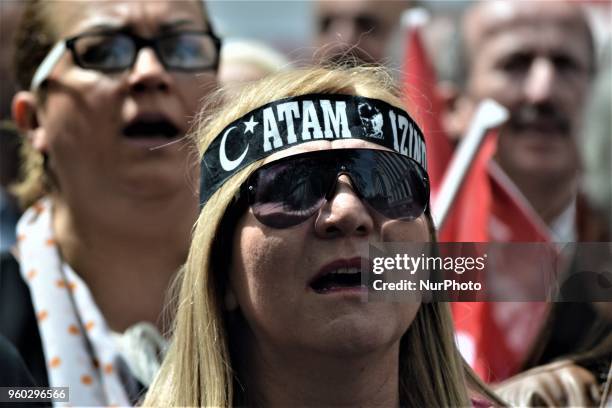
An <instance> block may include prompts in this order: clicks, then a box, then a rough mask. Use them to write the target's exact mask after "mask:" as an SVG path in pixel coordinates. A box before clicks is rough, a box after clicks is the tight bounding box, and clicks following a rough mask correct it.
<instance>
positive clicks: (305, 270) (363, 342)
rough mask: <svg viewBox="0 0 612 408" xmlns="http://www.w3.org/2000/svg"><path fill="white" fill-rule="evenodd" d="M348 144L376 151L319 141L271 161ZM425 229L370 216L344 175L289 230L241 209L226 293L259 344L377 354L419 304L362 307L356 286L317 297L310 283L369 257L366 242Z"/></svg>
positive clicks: (421, 237)
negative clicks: (329, 195) (327, 197)
mask: <svg viewBox="0 0 612 408" xmlns="http://www.w3.org/2000/svg"><path fill="white" fill-rule="evenodd" d="M354 147H367V148H372V149H381V147H379V146H377V145H374V144H371V143H369V142H365V141H360V140H356V139H347V140H334V141H331V142H330V141H317V142H312V143H307V144H302V145H300V146H296V147H293V148H290V149H287V150H285V151H282V152H279V153H277V154H275V155H273V156H271V157H270V159H272V160H274V159H278V158H280V157H284V156H290V155H294V154H297V153H302V152H304V151H311V150H323V149H338V148H354ZM272 160H268V161H272ZM428 231H429V230H428V224H427V221H426V218H425V217H424V216H421V217H420V218H418V219H416V220H415V221H413V222H403V221H397V220H390V219H386V218H384V217H382V216H381V215H379V214H378V213H375V212H373V211H372V210H371V209H369V208H368V207H367V206H366V205H365V204H364V203H363V202H361V200H360V199H359V198H358V197H357V195H356V194H355V191H354V190H353V187H352V185H351V182H350V179H349V178H348V177H347V176H345V175H342V176H340V177H339V178H338V182H337V185H336V190H335V193H334V196H333V198H331V199H330V200H328V201H327V202H326V203H325V204H324V205H323V207H322V208H321V209H320V210H319V211H318V212H317V213H315V215H314V216H312V217H311V218H310V219H308V220H307V221H306V222H304V223H302V224H299V225H297V226H295V227H291V228H287V229H272V228H270V227H267V226H265V225H263V224H261V223H260V222H259V221H257V219H256V218H255V216H254V215H253V213H252V212H251V210H247V212H246V213H245V214H244V215H243V216H242V218H241V219H240V220H239V223H238V226H237V229H236V232H235V234H234V242H233V253H232V264H231V269H230V288H231V289H230V290H233V293H234V295H235V296H236V299H237V301H238V305H239V308H240V309H241V312H242V313H243V315H244V316H245V318H246V321H247V322H248V325H249V328H250V330H251V331H252V332H253V334H254V338H255V340H256V341H257V342H260V343H262V344H266V345H267V346H272V347H275V349H279V348H280V349H284V350H295V351H299V350H306V349H308V350H311V351H316V352H332V353H335V354H337V353H340V354H341V355H342V354H343V353H364V352H368V351H370V352H371V351H376V350H380V349H381V348H383V347H385V346H388V345H391V344H393V343H395V342H398V341H399V339H400V338H401V336H402V334H403V333H404V332H405V331H406V330H407V329H408V327H409V326H410V324H411V323H412V321H413V319H414V316H415V315H416V313H417V311H418V308H419V306H420V305H419V304H418V303H416V302H415V303H391V302H363V301H362V291H361V290H360V289H359V288H358V287H357V288H352V289H348V290H346V289H345V290H330V291H323V292H321V291H318V290H315V289H313V288H312V287H311V283H312V282H313V278H315V277H316V276H320V274H321V273H322V271H327V270H328V269H330V268H331V269H334V268H335V266H334V265H336V266H338V265H342V264H346V263H347V262H348V263H349V265H350V264H351V262H356V263H357V264H359V263H360V258H365V259H367V258H368V242H371V241H378V242H380V241H415V242H425V241H429V232H428ZM358 267H359V266H358Z"/></svg>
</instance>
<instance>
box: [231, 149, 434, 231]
mask: <svg viewBox="0 0 612 408" xmlns="http://www.w3.org/2000/svg"><path fill="white" fill-rule="evenodd" d="M359 151H364V152H372V153H375V154H376V153H380V154H383V155H392V156H396V157H401V158H402V159H403V160H408V161H410V162H411V164H412V166H413V167H414V168H415V169H418V171H419V173H420V174H419V175H420V178H421V180H422V182H423V188H424V194H425V197H426V201H425V203H424V204H423V210H422V212H421V213H420V214H419V215H418V216H416V217H411V218H409V219H408V220H407V221H412V220H414V219H415V218H418V217H419V216H421V215H423V214H424V213H425V212H426V211H427V208H428V207H429V204H430V203H429V200H430V197H429V195H430V184H429V178H428V177H427V172H426V171H425V169H423V168H422V167H421V166H420V165H419V164H418V163H416V162H415V161H414V160H412V159H410V158H409V157H407V156H405V155H402V154H400V153H397V152H393V151H389V150H382V149H369V148H346V149H331V150H315V151H310V152H304V153H300V154H296V155H292V156H287V157H283V158H281V159H279V160H275V161H272V162H269V163H266V164H264V165H263V166H262V167H260V168H258V169H256V170H255V171H254V172H253V173H252V174H251V175H250V176H249V177H248V179H247V180H246V182H244V183H243V184H242V186H241V187H240V192H239V200H238V201H239V202H242V206H244V207H247V208H252V206H253V205H254V204H256V190H257V182H256V179H257V177H258V175H259V174H260V172H261V171H265V170H266V169H269V168H271V167H273V166H278V165H279V164H282V163H286V162H290V161H292V160H296V159H305V158H306V159H307V158H309V156H314V157H315V158H316V159H317V160H323V158H322V157H321V156H323V157H324V156H330V160H331V161H335V162H336V170H335V176H334V178H333V181H331V182H330V186H329V188H328V189H327V191H326V193H325V197H324V199H325V201H328V200H330V199H331V198H332V197H333V193H334V191H335V189H336V184H337V182H338V177H340V176H341V175H346V176H348V177H349V178H350V180H351V183H352V186H353V191H354V192H355V194H356V195H357V197H358V198H359V199H360V200H361V201H362V202H363V203H364V204H366V205H367V206H368V208H371V209H372V210H374V211H375V212H376V213H377V214H380V215H382V216H383V217H385V218H388V219H396V220H400V221H406V220H405V219H401V218H391V217H388V216H387V215H385V214H384V213H382V212H381V211H379V210H378V209H376V208H375V207H374V206H372V205H371V204H370V203H369V199H368V198H367V197H366V196H365V195H364V194H363V192H362V191H361V188H360V186H359V183H355V181H354V174H352V171H351V168H350V166H347V163H346V162H348V161H350V160H351V157H350V154H351V153H356V152H359ZM343 153H344V154H343ZM355 171H357V170H353V172H355ZM330 177H331V176H330ZM322 198H323V197H322ZM320 208H321V206H319V207H318V208H317V210H315V213H316V211H318V210H319V209H320ZM253 215H254V216H255V218H257V220H258V221H259V222H261V223H262V224H263V225H267V226H269V227H272V228H277V229H286V228H291V227H293V226H297V225H300V224H301V223H303V222H305V221H306V220H308V219H309V218H310V217H312V215H314V213H313V214H311V215H310V216H308V217H306V218H305V219H304V220H303V221H301V222H299V223H296V224H292V225H288V226H286V227H275V226H273V225H270V224H267V223H265V222H264V221H262V219H261V218H260V217H259V216H258V215H257V213H256V212H255V211H253ZM406 218H408V217H406Z"/></svg>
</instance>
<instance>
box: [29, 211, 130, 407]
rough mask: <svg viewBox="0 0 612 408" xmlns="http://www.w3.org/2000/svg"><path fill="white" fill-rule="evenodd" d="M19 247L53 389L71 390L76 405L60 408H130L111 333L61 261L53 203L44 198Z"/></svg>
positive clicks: (86, 291) (84, 289) (85, 290)
mask: <svg viewBox="0 0 612 408" xmlns="http://www.w3.org/2000/svg"><path fill="white" fill-rule="evenodd" d="M17 247H18V254H19V260H20V265H21V274H22V275H23V278H24V280H25V281H26V283H27V284H28V286H29V288H30V294H31V297H32V303H33V306H34V312H35V313H36V317H37V319H38V329H39V332H40V336H41V340H42V345H43V350H44V355H45V359H46V362H47V372H48V377H49V385H50V386H52V387H66V386H68V387H70V402H68V403H56V405H58V406H92V405H94V406H113V405H117V406H126V405H130V402H129V399H128V396H127V392H126V390H125V389H124V385H123V384H122V382H121V379H120V373H119V370H120V366H121V364H122V361H121V360H120V357H119V354H118V352H117V349H116V346H115V343H114V342H113V340H112V337H111V335H110V329H109V328H108V327H107V325H106V322H105V320H104V317H103V316H102V314H101V313H100V311H99V310H98V307H97V306H96V304H95V302H94V299H93V297H92V295H91V293H90V292H89V289H88V288H87V286H86V285H85V283H84V282H83V281H82V280H81V279H80V278H79V276H78V275H77V274H76V273H75V272H74V271H73V270H72V268H70V266H69V265H67V264H66V263H64V262H63V261H62V259H61V257H60V254H59V251H58V248H57V245H56V243H55V239H54V236H53V230H52V223H51V200H50V199H42V200H41V201H39V202H38V203H37V204H35V205H34V206H32V207H30V208H29V209H28V210H27V211H26V212H25V214H24V215H23V216H22V217H21V220H20V221H19V223H18V225H17Z"/></svg>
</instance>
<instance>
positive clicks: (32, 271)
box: [26, 269, 38, 280]
mask: <svg viewBox="0 0 612 408" xmlns="http://www.w3.org/2000/svg"><path fill="white" fill-rule="evenodd" d="M36 275H38V272H37V271H36V269H31V270H30V271H29V272H28V273H27V275H26V278H27V279H28V280H32V279H34V277H35V276H36Z"/></svg>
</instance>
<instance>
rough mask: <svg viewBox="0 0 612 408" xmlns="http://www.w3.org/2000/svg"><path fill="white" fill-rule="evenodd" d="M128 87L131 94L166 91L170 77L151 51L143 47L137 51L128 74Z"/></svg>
mask: <svg viewBox="0 0 612 408" xmlns="http://www.w3.org/2000/svg"><path fill="white" fill-rule="evenodd" d="M129 85H130V89H131V90H132V91H133V92H144V91H152V90H157V91H167V90H168V88H169V86H170V75H169V74H168V71H166V68H164V65H163V64H162V63H161V61H160V60H159V59H158V57H157V55H156V54H155V51H154V50H153V49H151V48H148V47H145V48H142V49H141V50H140V51H138V54H137V55H136V61H134V65H133V66H132V69H131V71H130V73H129Z"/></svg>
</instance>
